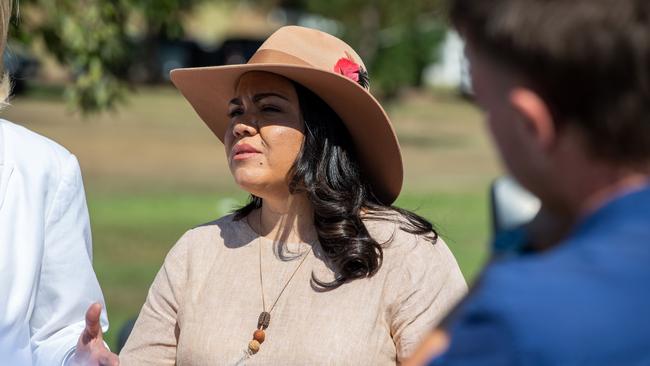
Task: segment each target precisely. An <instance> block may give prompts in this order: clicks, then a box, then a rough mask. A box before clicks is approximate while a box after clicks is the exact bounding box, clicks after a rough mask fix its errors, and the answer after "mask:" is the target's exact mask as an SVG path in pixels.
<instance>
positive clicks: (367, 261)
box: [235, 82, 438, 290]
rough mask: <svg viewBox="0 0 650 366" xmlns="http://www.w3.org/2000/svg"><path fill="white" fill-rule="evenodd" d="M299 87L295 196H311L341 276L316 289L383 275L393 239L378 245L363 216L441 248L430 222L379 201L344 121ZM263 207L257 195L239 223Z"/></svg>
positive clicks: (239, 214) (292, 174)
mask: <svg viewBox="0 0 650 366" xmlns="http://www.w3.org/2000/svg"><path fill="white" fill-rule="evenodd" d="M293 84H294V87H295V89H296V92H297V93H298V99H299V103H300V109H301V111H302V116H303V118H304V123H305V140H304V142H303V146H302V149H301V151H300V153H299V155H298V157H297V159H296V162H295V163H294V165H293V167H292V169H291V170H290V171H289V191H290V192H291V193H292V194H294V193H305V194H306V195H307V197H308V198H309V200H310V201H311V204H312V206H313V210H314V224H315V226H316V232H317V234H318V240H319V242H320V245H321V247H322V249H323V252H324V254H325V256H326V257H327V259H328V260H329V262H330V265H331V266H332V267H333V270H334V272H335V274H336V275H335V276H336V277H335V279H334V280H333V281H332V282H322V281H320V280H318V279H317V278H315V277H312V280H313V281H314V283H315V284H316V285H318V286H320V287H321V288H323V289H324V290H330V289H334V288H337V287H339V286H340V285H342V284H344V283H345V282H348V281H352V280H355V279H358V278H364V277H370V276H372V275H374V274H375V273H377V270H379V267H381V264H382V260H383V250H382V245H384V244H387V243H388V242H390V241H391V240H392V238H391V239H389V240H388V241H387V242H386V243H378V242H377V241H376V240H375V239H373V238H372V237H371V236H370V234H369V233H368V230H367V229H366V226H365V225H364V224H363V220H362V213H363V216H364V218H374V219H378V220H385V221H393V222H398V223H399V224H400V229H401V230H403V231H405V232H408V233H412V234H417V235H421V236H423V237H424V238H426V239H427V240H429V241H430V242H431V243H435V242H436V240H437V238H438V234H437V233H436V231H435V230H434V228H433V226H432V224H431V223H430V222H429V221H427V220H426V219H424V218H423V217H421V216H419V215H417V214H415V213H413V212H410V211H407V210H404V209H401V208H398V207H395V206H390V205H386V204H383V203H382V202H381V201H380V200H379V199H377V197H376V196H375V194H374V193H373V190H372V186H371V185H370V183H369V182H368V181H367V180H366V178H365V175H364V174H363V171H362V169H361V167H360V165H359V163H358V160H357V157H356V154H355V150H354V144H353V142H352V139H351V137H350V134H349V133H348V130H347V129H346V127H345V125H344V124H343V122H342V121H341V119H340V117H339V116H338V115H337V114H336V113H335V112H334V111H333V110H332V109H331V108H330V107H329V106H328V105H327V104H326V103H325V102H323V101H322V100H321V99H320V98H319V97H318V96H316V95H315V94H314V93H313V92H312V91H310V90H309V89H307V88H305V87H304V86H302V85H300V84H298V83H295V82H294V83H293ZM260 207H262V199H261V198H259V197H256V196H254V195H251V197H250V201H249V203H248V204H246V205H245V206H244V207H242V208H240V209H238V210H236V211H235V220H241V219H243V218H244V217H246V216H247V215H248V214H250V213H251V212H252V211H253V210H254V209H257V208H260ZM395 212H397V213H398V214H399V215H395ZM398 216H401V217H398Z"/></svg>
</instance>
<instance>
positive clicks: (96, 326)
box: [82, 302, 103, 344]
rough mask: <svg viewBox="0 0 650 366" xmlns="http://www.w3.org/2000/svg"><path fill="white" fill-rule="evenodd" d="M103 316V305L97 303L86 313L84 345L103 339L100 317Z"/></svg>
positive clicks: (83, 335)
mask: <svg viewBox="0 0 650 366" xmlns="http://www.w3.org/2000/svg"><path fill="white" fill-rule="evenodd" d="M101 314H102V304H100V303H98V302H96V303H94V304H92V305H90V307H89V308H88V310H87V311H86V329H85V330H84V332H83V334H82V343H83V344H88V342H90V341H91V340H93V339H95V338H99V339H102V338H103V337H102V327H101V324H100V322H99V317H100V316H101Z"/></svg>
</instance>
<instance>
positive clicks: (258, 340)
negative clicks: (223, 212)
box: [248, 210, 313, 355]
mask: <svg viewBox="0 0 650 366" xmlns="http://www.w3.org/2000/svg"><path fill="white" fill-rule="evenodd" d="M259 229H260V232H263V230H262V210H260V215H259ZM257 244H258V245H257V246H258V248H259V267H260V288H261V290H262V291H261V294H262V312H261V313H260V316H259V317H258V319H257V329H256V330H255V331H254V332H253V339H252V340H251V341H250V342H248V354H249V355H254V354H256V353H257V352H258V351H259V350H260V345H261V344H262V343H264V340H265V339H266V334H265V333H264V331H265V330H266V328H268V327H269V324H270V323H271V312H272V311H273V309H274V308H275V305H276V304H277V303H278V300H280V297H281V296H282V294H283V293H284V290H286V289H287V286H289V283H291V280H292V279H293V277H294V276H295V275H296V273H298V270H299V269H300V267H301V266H302V264H303V263H304V262H305V260H306V259H307V257H308V256H309V253H311V251H312V248H313V246H312V247H310V248H309V251H307V253H305V254H304V255H303V257H302V259H301V260H300V263H298V265H297V266H296V269H294V270H293V273H291V276H290V277H289V280H287V282H286V283H285V284H284V286H282V290H280V293H279V294H278V296H277V297H276V298H275V301H273V305H271V307H270V308H269V310H268V311H267V310H266V299H265V297H264V278H263V276H262V235H261V234H260V235H259V236H258V237H257ZM274 244H275V242H274Z"/></svg>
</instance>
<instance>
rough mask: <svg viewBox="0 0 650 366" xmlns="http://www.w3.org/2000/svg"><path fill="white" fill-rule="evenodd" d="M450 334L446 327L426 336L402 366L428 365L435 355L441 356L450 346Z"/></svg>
mask: <svg viewBox="0 0 650 366" xmlns="http://www.w3.org/2000/svg"><path fill="white" fill-rule="evenodd" d="M449 342H450V341H449V335H448V334H447V332H446V331H445V330H444V329H436V330H434V331H433V332H432V333H431V334H429V336H428V337H427V338H425V339H424V340H423V341H422V343H421V344H420V346H419V347H418V349H417V350H416V351H415V352H414V353H413V355H412V356H411V357H410V358H409V359H408V360H406V361H405V362H404V363H403V364H402V366H421V365H426V364H427V363H428V362H429V361H431V360H433V359H434V358H435V357H438V356H440V355H441V354H442V353H444V352H445V351H446V350H447V348H448V347H449Z"/></svg>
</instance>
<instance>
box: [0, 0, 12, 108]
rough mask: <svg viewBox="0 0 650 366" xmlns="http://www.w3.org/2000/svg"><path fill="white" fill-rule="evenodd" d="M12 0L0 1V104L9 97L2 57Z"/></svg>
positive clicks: (8, 86)
mask: <svg viewBox="0 0 650 366" xmlns="http://www.w3.org/2000/svg"><path fill="white" fill-rule="evenodd" d="M12 1H13V0H0V104H2V103H4V102H5V101H6V100H7V97H8V96H9V89H10V83H9V75H8V74H6V73H5V71H4V63H3V58H2V55H4V51H5V47H6V45H7V32H8V29H9V22H10V20H11V3H12Z"/></svg>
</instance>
